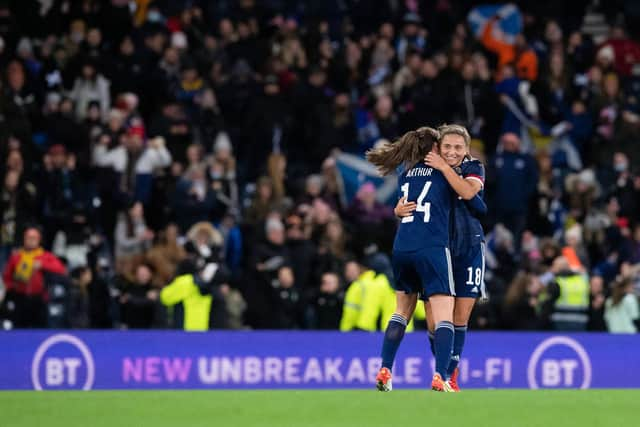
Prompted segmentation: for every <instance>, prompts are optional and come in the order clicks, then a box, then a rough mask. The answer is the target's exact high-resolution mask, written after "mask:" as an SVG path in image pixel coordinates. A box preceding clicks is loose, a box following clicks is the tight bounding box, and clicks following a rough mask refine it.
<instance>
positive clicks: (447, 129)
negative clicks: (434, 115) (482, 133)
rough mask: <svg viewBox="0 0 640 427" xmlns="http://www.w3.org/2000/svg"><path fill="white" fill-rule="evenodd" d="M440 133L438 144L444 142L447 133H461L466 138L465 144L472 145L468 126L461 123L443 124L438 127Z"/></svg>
mask: <svg viewBox="0 0 640 427" xmlns="http://www.w3.org/2000/svg"><path fill="white" fill-rule="evenodd" d="M438 133H440V138H438V145H439V144H440V143H441V142H442V140H443V139H444V137H445V136H446V135H459V136H461V137H462V138H464V144H465V145H466V146H467V147H469V145H471V135H469V131H467V128H465V127H464V126H461V125H456V124H452V125H448V124H446V123H445V124H443V125H440V126H439V127H438Z"/></svg>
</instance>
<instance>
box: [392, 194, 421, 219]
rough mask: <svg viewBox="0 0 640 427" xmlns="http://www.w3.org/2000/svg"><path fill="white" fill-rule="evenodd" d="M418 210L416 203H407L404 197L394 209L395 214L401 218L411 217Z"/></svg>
mask: <svg viewBox="0 0 640 427" xmlns="http://www.w3.org/2000/svg"><path fill="white" fill-rule="evenodd" d="M415 210H416V202H407V198H406V197H402V198H401V199H400V200H398V204H397V205H396V207H395V208H393V213H394V214H395V216H397V217H399V218H404V217H405V216H409V215H411V212H413V211H415Z"/></svg>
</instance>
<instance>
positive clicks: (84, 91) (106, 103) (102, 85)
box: [70, 61, 111, 120]
mask: <svg viewBox="0 0 640 427" xmlns="http://www.w3.org/2000/svg"><path fill="white" fill-rule="evenodd" d="M109 85H110V82H109V80H107V79H106V78H105V77H104V76H103V75H102V74H100V73H99V72H98V70H97V69H96V64H95V63H93V62H92V61H87V62H86V63H84V64H83V65H82V68H81V73H80V76H79V77H78V78H77V79H76V80H75V82H74V83H73V88H72V89H71V93H70V97H71V99H73V100H74V102H75V106H76V117H77V118H78V119H79V120H82V119H84V118H85V116H86V115H87V111H88V107H89V103H90V102H91V101H97V102H98V103H99V104H100V113H101V116H102V117H103V118H106V117H107V114H108V112H109V108H111V96H110V91H109Z"/></svg>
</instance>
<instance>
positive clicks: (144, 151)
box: [93, 126, 171, 204]
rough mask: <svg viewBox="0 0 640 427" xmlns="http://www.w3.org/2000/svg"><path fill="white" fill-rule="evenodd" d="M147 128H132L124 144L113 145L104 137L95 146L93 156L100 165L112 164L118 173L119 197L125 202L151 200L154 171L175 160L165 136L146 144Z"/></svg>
mask: <svg viewBox="0 0 640 427" xmlns="http://www.w3.org/2000/svg"><path fill="white" fill-rule="evenodd" d="M142 133H143V129H142V128H141V127H139V126H138V127H133V128H129V130H128V131H127V134H126V136H125V137H124V144H123V145H118V146H117V147H115V148H112V149H110V148H109V147H108V145H109V143H110V139H109V138H106V139H101V140H100V144H99V145H97V146H96V147H95V148H94V151H93V160H94V162H95V163H96V165H97V166H100V167H104V168H112V170H113V171H114V172H115V173H116V179H117V181H118V188H117V190H116V199H117V200H118V201H119V202H120V203H121V204H122V203H124V204H126V203H129V202H130V201H133V200H135V201H140V202H142V203H145V202H147V201H148V198H149V195H150V193H151V186H152V182H153V171H154V170H155V169H157V168H165V167H167V166H169V164H170V163H171V155H170V154H169V152H168V151H167V148H166V147H165V143H164V140H163V139H162V138H154V139H151V140H150V141H149V144H148V146H147V147H146V148H145V147H144V145H143V135H142Z"/></svg>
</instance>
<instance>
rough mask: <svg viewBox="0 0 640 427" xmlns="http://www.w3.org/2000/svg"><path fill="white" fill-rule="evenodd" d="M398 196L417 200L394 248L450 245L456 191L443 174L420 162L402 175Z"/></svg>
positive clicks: (400, 230)
mask: <svg viewBox="0 0 640 427" xmlns="http://www.w3.org/2000/svg"><path fill="white" fill-rule="evenodd" d="M398 185H399V189H400V193H399V197H406V198H407V201H409V202H416V204H417V207H416V210H415V211H414V212H413V215H411V216H407V217H404V218H402V220H401V222H400V225H399V226H398V232H397V233H396V239H395V241H394V243H393V250H394V251H401V252H402V251H415V250H418V249H422V248H425V247H432V246H449V228H450V225H451V208H452V205H453V193H452V190H451V187H450V186H449V184H448V183H447V180H446V179H445V177H444V176H443V175H442V173H441V172H440V171H438V170H436V169H433V168H431V167H429V166H426V165H425V164H424V163H422V162H420V163H418V164H417V165H415V166H414V167H412V168H411V169H408V170H407V171H405V172H404V173H402V174H401V175H400V178H399V180H398Z"/></svg>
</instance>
